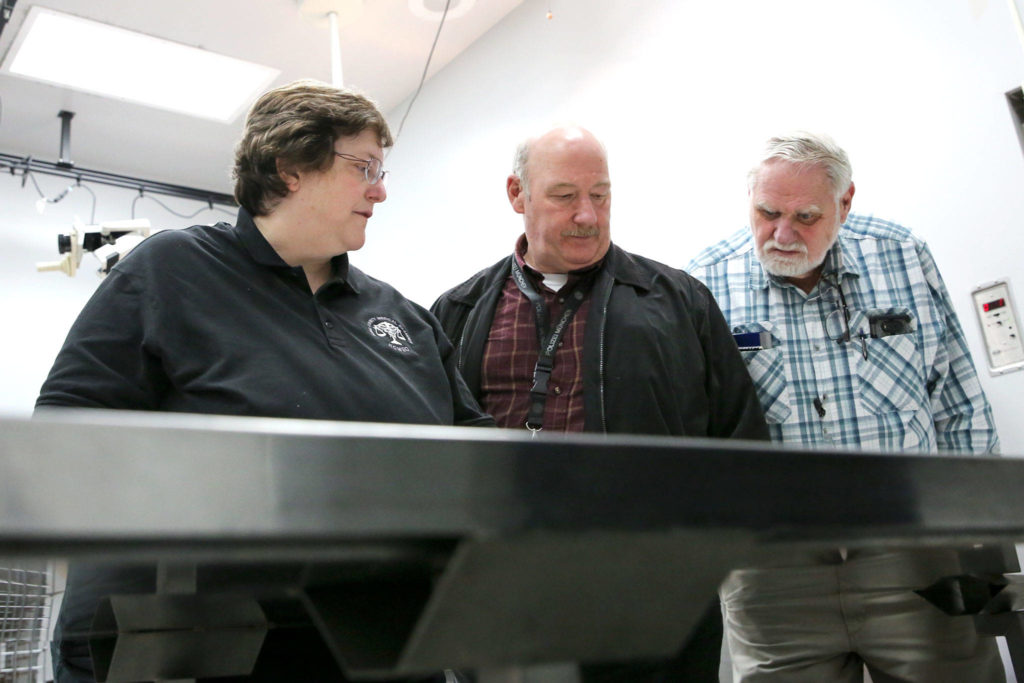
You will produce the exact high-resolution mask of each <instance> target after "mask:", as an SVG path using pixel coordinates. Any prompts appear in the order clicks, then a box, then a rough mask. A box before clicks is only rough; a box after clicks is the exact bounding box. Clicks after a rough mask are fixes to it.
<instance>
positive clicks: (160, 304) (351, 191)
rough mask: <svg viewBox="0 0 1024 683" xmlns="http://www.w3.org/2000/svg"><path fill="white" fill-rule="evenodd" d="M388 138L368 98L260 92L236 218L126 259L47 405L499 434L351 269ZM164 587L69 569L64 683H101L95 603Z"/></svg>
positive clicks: (293, 87)
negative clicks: (466, 428) (93, 641)
mask: <svg viewBox="0 0 1024 683" xmlns="http://www.w3.org/2000/svg"><path fill="white" fill-rule="evenodd" d="M391 144H392V137H391V132H390V130H389V129H388V125H387V123H386V121H385V120H384V116H383V115H382V114H381V112H380V111H379V110H378V109H377V107H376V106H375V105H374V103H373V102H372V101H370V100H369V99H367V98H366V97H363V96H362V95H359V94H357V93H354V92H350V91H346V90H342V89H338V88H334V87H330V86H327V85H324V84H321V83H317V82H312V81H299V82H296V83H292V84H290V85H287V86H283V87H280V88H277V89H275V90H272V91H270V92H268V93H266V94H265V95H263V96H262V97H261V98H260V99H259V100H258V101H257V102H256V103H255V104H254V105H253V108H252V109H251V110H250V112H249V115H248V117H247V119H246V123H245V129H244V131H243V135H242V139H241V141H240V142H239V143H238V146H237V148H236V152H235V165H234V172H233V175H234V178H235V198H236V199H237V200H238V203H239V204H240V208H239V211H238V219H237V221H236V222H235V224H234V225H231V224H227V223H219V224H217V225H213V226H205V225H198V226H193V227H190V228H186V229H184V230H168V231H164V232H160V233H157V234H155V235H153V236H152V237H151V238H149V239H147V240H146V241H145V242H143V243H142V244H141V245H139V246H138V247H136V248H135V249H134V250H133V251H132V252H131V253H130V254H129V255H128V256H127V257H126V258H125V259H124V260H122V261H121V262H120V263H118V264H117V265H116V266H115V267H114V268H113V269H112V271H111V273H110V275H109V276H108V277H107V278H106V279H105V280H103V282H102V283H101V284H100V286H99V288H98V289H97V291H96V293H95V295H94V296H93V297H92V299H91V300H90V301H89V302H88V303H87V304H86V306H85V308H84V309H83V310H82V313H81V314H80V316H79V318H78V320H77V321H76V322H75V324H74V325H73V327H72V329H71V331H70V334H69V335H68V337H67V341H66V342H65V344H64V347H63V348H62V349H61V351H60V353H59V355H58V356H57V359H56V362H55V363H54V365H53V368H52V370H51V371H50V375H49V377H48V378H47V380H46V382H45V383H44V385H43V387H42V391H41V393H40V396H39V399H38V401H37V404H36V405H37V408H45V407H50V406H65V407H95V408H113V409H122V410H152V411H173V412H187V413H213V414H224V415H252V416H262V417H287V418H313V419H327V420H355V421H371V422H402V423H416V424H435V425H453V424H454V425H493V424H494V423H493V420H491V418H490V417H489V416H487V415H484V414H483V413H482V412H481V411H480V409H479V407H478V406H477V404H476V401H475V400H474V399H473V397H472V396H471V395H470V393H469V392H468V391H467V390H466V387H465V385H464V383H463V382H462V380H461V378H460V377H459V375H458V373H457V372H456V370H455V365H454V359H453V356H452V347H451V345H450V344H449V342H448V340H447V339H446V337H445V336H444V333H443V332H442V330H441V327H440V325H439V324H438V323H437V321H436V320H435V319H434V317H433V316H432V315H430V314H429V313H428V312H427V311H426V310H424V309H423V308H421V307H420V306H418V305H416V304H414V303H412V302H410V301H409V300H407V299H406V298H405V297H403V296H402V295H401V294H400V293H399V292H397V291H396V290H395V289H393V288H392V287H390V286H389V285H387V284H385V283H383V282H381V281H379V280H376V279H374V278H372V277H369V276H367V275H365V274H364V273H363V272H361V271H360V270H359V269H357V268H355V267H354V266H352V265H351V264H350V263H349V258H348V252H350V251H354V250H357V249H359V248H360V247H362V246H363V243H364V241H365V240H366V227H367V223H368V222H369V221H370V219H371V217H372V216H373V212H374V209H375V207H376V206H377V205H378V204H380V203H381V202H383V201H384V200H385V199H386V198H387V191H386V189H385V187H384V177H385V172H384V170H383V168H382V159H383V150H384V148H385V147H388V146H390V145H391ZM83 495H88V492H83ZM154 577H155V571H154V570H153V568H151V567H147V568H138V567H136V568H124V567H118V568H113V567H103V568H97V567H94V566H81V565H78V566H73V567H72V569H71V571H70V572H69V579H68V590H67V593H66V595H65V598H64V607H63V609H62V612H61V615H60V617H59V619H58V622H59V623H58V632H57V634H56V638H55V640H56V641H57V642H56V643H55V646H56V647H55V654H56V657H55V661H56V662H57V667H56V668H57V680H63V681H70V680H92V674H91V671H92V668H91V661H90V658H89V652H88V647H87V643H86V642H85V639H84V636H83V634H85V633H86V632H87V631H88V626H89V624H90V623H91V621H92V618H93V614H94V612H95V608H96V603H97V600H98V599H99V598H100V597H103V596H105V595H109V594H112V593H131V592H152V590H153V588H154V581H155V579H154ZM296 675H297V676H298V677H296V678H293V680H299V679H300V678H301V675H300V674H296Z"/></svg>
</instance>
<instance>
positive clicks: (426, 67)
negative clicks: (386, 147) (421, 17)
mask: <svg viewBox="0 0 1024 683" xmlns="http://www.w3.org/2000/svg"><path fill="white" fill-rule="evenodd" d="M451 4H452V0H445V3H444V11H443V12H442V13H441V22H440V23H439V24H438V25H437V33H435V34H434V44H433V45H431V46H430V53H429V54H427V63H426V64H425V65H424V66H423V75H422V76H420V84H419V85H418V86H416V92H414V93H413V94H412V99H410V100H409V106H408V107H406V109H405V115H404V116H402V120H401V122H400V123H399V124H398V132H397V133H395V143H396V144H397V143H398V136H399V135H401V134H402V128H403V127H404V126H405V120H406V119H407V118H408V117H409V112H410V111H412V105H413V103H414V102H415V101H416V98H417V97H419V94H420V90H422V89H423V83H424V82H425V81H426V80H427V71H428V70H429V69H430V60H431V59H433V58H434V48H436V47H437V39H438V38H440V37H441V29H442V28H444V20H445V17H447V16H448V8H449V7H450V6H451ZM392 149H393V148H392Z"/></svg>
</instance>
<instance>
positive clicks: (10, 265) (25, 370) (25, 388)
mask: <svg viewBox="0 0 1024 683" xmlns="http://www.w3.org/2000/svg"><path fill="white" fill-rule="evenodd" d="M33 177H35V179H36V181H37V182H38V184H39V188H40V189H41V190H42V192H43V193H44V194H45V195H46V196H47V197H54V196H56V195H58V194H60V192H61V191H62V190H64V189H65V188H66V187H67V186H68V182H69V181H67V180H65V179H63V178H56V177H47V176H43V175H38V174H36V175H34V176H33ZM21 181H22V179H21V177H20V176H12V175H9V174H0V329H2V338H0V415H27V414H29V413H31V411H32V407H33V406H34V405H35V401H36V396H38V395H39V387H40V385H41V384H42V383H43V380H44V379H46V374H47V372H49V370H50V366H51V365H52V364H53V359H54V357H55V356H56V355H57V351H59V350H60V347H61V345H62V344H63V343H64V337H65V336H66V335H67V332H68V329H69V328H70V327H71V323H72V322H74V320H75V317H76V316H77V315H78V312H79V311H80V310H81V308H82V306H83V305H85V302H86V301H87V300H88V299H89V296H90V295H91V294H92V292H93V291H94V290H95V289H96V285H98V284H99V282H100V279H99V277H97V275H96V271H97V269H98V268H99V262H98V261H97V260H96V259H95V257H94V256H92V255H91V254H85V256H84V258H83V259H82V264H81V268H80V270H79V271H78V274H77V275H75V277H73V278H69V277H67V276H66V275H64V274H63V273H59V272H49V273H38V272H36V263H37V262H44V261H57V260H60V254H59V253H58V251H57V235H58V234H60V233H67V232H68V231H70V230H71V228H72V227H73V225H74V223H75V220H76V219H79V220H81V222H82V223H86V224H88V223H89V222H90V221H91V220H92V217H93V208H92V207H93V202H92V196H91V195H90V194H89V193H88V192H87V191H86V190H83V189H77V190H74V191H72V192H71V193H70V194H69V195H67V196H66V197H65V198H64V199H63V200H61V201H60V202H58V203H56V204H48V205H47V206H46V207H45V208H44V210H43V213H42V214H40V213H39V212H38V211H37V210H36V200H37V199H38V198H39V195H38V194H37V192H36V189H35V187H34V186H33V184H32V182H31V180H30V181H28V182H27V183H26V184H25V186H24V187H22V184H21ZM90 189H91V190H92V191H93V193H95V195H96V209H95V221H96V222H97V223H99V222H101V221H118V220H126V219H129V218H131V217H132V202H133V201H134V200H135V199H136V198H137V197H138V193H137V192H135V191H134V190H121V189H117V188H109V187H101V186H98V185H90ZM158 199H159V201H160V202H163V203H164V204H166V205H167V206H168V207H170V208H171V210H173V211H175V212H177V213H182V214H186V215H189V214H192V213H193V212H195V211H196V210H198V209H202V208H203V206H202V205H200V204H197V203H196V202H191V201H187V200H181V199H175V198H165V197H159V198H158ZM135 216H136V217H137V218H148V219H149V220H150V222H151V223H152V225H153V226H154V227H160V228H178V227H184V226H186V225H192V224H195V223H215V222H217V221H220V220H229V221H233V220H234V212H233V211H232V212H230V214H226V213H225V212H224V211H223V210H221V209H214V210H213V211H210V210H209V209H206V210H203V211H202V213H200V214H198V215H196V216H195V218H193V219H191V220H188V219H184V218H179V217H177V216H174V215H173V214H171V213H169V212H167V211H166V210H164V209H163V208H162V207H161V206H160V205H159V204H157V203H156V202H155V201H153V200H151V199H149V198H148V197H146V198H143V199H139V200H138V201H137V202H136V204H135Z"/></svg>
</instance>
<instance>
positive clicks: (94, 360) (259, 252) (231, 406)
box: [36, 209, 493, 425]
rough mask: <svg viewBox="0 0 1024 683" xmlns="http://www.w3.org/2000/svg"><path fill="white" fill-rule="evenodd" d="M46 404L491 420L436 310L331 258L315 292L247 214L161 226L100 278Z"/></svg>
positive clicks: (45, 393) (53, 374)
mask: <svg viewBox="0 0 1024 683" xmlns="http://www.w3.org/2000/svg"><path fill="white" fill-rule="evenodd" d="M36 405H37V407H39V406H83V407H101V408H115V409H128V410H162V411H175V412H190V413H214V414H224V415H255V416H264V417H295V418H314V419H333V420H358V421H370V422H405V423H419V424H441V425H450V424H493V421H491V420H490V418H489V417H487V416H485V415H483V414H482V413H481V412H480V409H479V407H478V406H477V404H476V401H475V400H474V399H473V398H472V396H471V395H470V393H469V392H468V391H467V390H466V387H465V385H464V383H463V382H462V379H461V378H460V377H459V375H458V373H457V372H456V370H455V366H454V359H453V353H452V347H451V344H450V343H449V342H448V340H447V338H446V337H445V336H444V333H443V331H442V330H441V327H440V325H439V324H438V322H437V321H436V319H435V318H434V317H433V315H431V314H430V313H429V312H428V311H426V310H425V309H423V308H422V307H420V306H418V305H417V304H415V303H413V302H411V301H409V300H407V299H406V298H405V297H403V296H402V295H401V294H399V293H398V292H397V291H396V290H395V289H394V288H392V287H391V286H389V285H387V284H385V283H383V282H381V281H379V280H376V279H374V278H372V277H369V276H367V275H366V274H364V273H363V272H361V271H360V270H358V269H357V268H355V267H352V266H351V265H349V262H348V256H347V255H341V256H338V257H335V258H334V260H333V276H332V278H331V279H330V280H329V281H328V282H327V283H325V284H324V285H323V286H322V287H321V288H320V289H319V290H318V291H317V292H316V293H315V294H314V293H312V292H311V291H310V289H309V285H308V283H307V281H306V278H305V275H304V274H303V271H302V269H301V268H293V267H290V266H288V265H287V264H286V263H285V262H284V261H282V260H281V257H280V256H278V254H277V252H275V251H274V249H273V247H271V246H270V244H269V243H268V242H267V241H266V239H264V237H263V235H262V234H261V233H260V231H259V230H258V229H257V227H256V225H255V223H253V220H252V218H251V216H250V215H249V214H248V213H247V212H246V211H245V210H244V209H241V210H240V211H239V214H238V221H237V225H235V226H232V225H229V224H227V223H218V224H217V225H214V226H193V227H191V228H186V229H184V230H169V231H164V232H159V233H157V234H155V235H153V236H152V237H150V238H149V239H147V240H145V241H144V242H143V243H142V244H140V245H139V246H138V247H136V248H135V249H134V250H132V252H131V253H129V254H128V255H127V256H126V257H125V258H124V259H123V260H122V261H121V262H120V263H118V264H117V266H115V267H114V268H113V270H112V271H111V273H110V275H109V276H107V278H106V279H105V280H104V281H103V282H102V283H101V284H100V286H99V288H98V289H97V290H96V293H95V294H94V295H93V297H92V298H91V299H90V300H89V302H88V303H87V304H86V306H85V308H84V309H83V310H82V312H81V314H80V315H79V317H78V320H77V321H76V322H75V324H74V325H73V326H72V328H71V331H70V333H69V334H68V337H67V340H66V341H65V343H64V347H63V348H62V349H61V351H60V354H59V355H58V356H57V360H56V362H55V363H54V365H53V368H52V369H51V371H50V375H49V377H48V378H47V380H46V382H45V383H44V384H43V387H42V390H41V393H40V396H39V399H38V401H37V403H36Z"/></svg>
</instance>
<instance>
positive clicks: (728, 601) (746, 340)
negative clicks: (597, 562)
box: [687, 134, 1004, 683]
mask: <svg viewBox="0 0 1024 683" xmlns="http://www.w3.org/2000/svg"><path fill="white" fill-rule="evenodd" d="M748 190H749V195H750V227H749V228H746V229H743V230H741V231H739V232H738V233H736V234H735V235H733V236H732V237H730V238H728V239H726V240H724V241H722V242H720V243H718V244H716V245H714V246H711V247H709V248H708V249H706V250H704V251H703V252H702V253H701V254H700V255H698V257H697V258H696V259H695V260H694V261H693V262H692V263H691V264H690V265H689V267H688V268H687V270H688V271H689V272H690V273H691V274H692V275H694V276H695V277H697V278H698V279H700V280H703V281H704V283H705V284H706V285H707V286H708V288H709V289H710V290H711V292H712V293H713V294H714V295H715V297H716V299H717V300H718V303H719V306H720V307H721V309H722V312H723V314H724V315H725V317H726V320H727V321H728V323H729V326H730V328H731V330H732V332H733V336H734V338H735V339H736V341H737V343H738V344H739V347H740V350H741V353H742V355H743V357H744V360H745V361H746V364H747V370H748V371H749V372H750V375H751V378H752V379H753V380H754V384H755V386H756V387H757V393H758V398H759V399H760V401H761V406H762V408H763V409H764V413H765V417H766V419H767V421H768V427H769V430H770V432H771V436H772V440H773V441H777V442H782V443H784V444H792V445H794V446H801V447H811V448H818V449H839V448H846V449H855V450H873V451H883V452H890V453H891V452H907V453H908V454H912V453H934V452H941V453H949V454H964V455H970V454H976V453H977V454H982V453H994V452H996V451H997V450H998V446H999V439H998V437H997V435H996V429H995V425H994V423H993V420H992V411H991V408H990V407H989V404H988V402H987V400H986V399H985V395H984V393H983V392H982V389H981V385H980V384H979V382H978V377H977V375H976V373H975V370H974V366H973V363H972V361H971V357H970V353H969V351H968V349H967V343H966V341H965V340H964V336H963V331H962V329H961V327H960V323H959V321H958V320H957V317H956V313H955V312H954V311H953V307H952V304H951V302H950V299H949V295H948V293H947V292H946V288H945V285H944V284H943V281H942V278H941V276H940V275H939V272H938V269H937V268H936V266H935V263H934V261H933V260H932V256H931V253H930V252H929V250H928V247H927V246H926V245H925V244H924V243H923V242H922V241H921V240H919V239H917V238H916V237H914V236H913V235H912V234H911V233H910V231H909V230H907V229H906V228H903V227H901V226H899V225H896V224H894V223H890V222H888V221H884V220H880V219H878V218H874V217H870V216H857V215H855V214H851V213H850V205H851V203H852V201H853V194H854V184H853V182H852V169H851V166H850V162H849V159H848V158H847V155H846V153H845V152H844V151H843V150H842V149H841V148H840V147H838V146H837V145H836V144H835V143H834V142H833V141H832V140H831V139H829V138H827V137H825V136H818V135H811V134H797V135H791V136H785V137H776V138H772V139H771V140H769V141H768V144H767V147H766V150H765V152H764V154H763V156H762V157H761V159H760V161H759V163H758V164H757V165H756V166H755V167H754V168H753V169H752V170H751V171H750V174H749V176H748ZM766 457H770V456H766ZM908 495H910V494H909V492H908ZM960 573H961V569H960V562H959V557H958V555H957V553H956V552H955V551H952V550H945V549H933V548H929V549H925V550H913V551H908V550H900V549H893V548H849V549H846V548H836V549H833V550H830V551H827V552H814V553H811V552H808V553H805V554H803V555H795V556H788V557H786V558H785V559H782V560H779V561H778V562H774V563H770V565H762V566H758V567H757V568H749V569H742V570H737V571H734V572H732V573H731V574H730V576H729V577H728V578H727V579H726V581H725V583H724V584H723V585H722V588H721V592H720V597H721V601H722V611H723V619H724V623H725V633H726V640H727V642H728V645H729V650H730V653H731V658H732V662H733V675H734V679H735V680H736V681H740V682H751V681H757V682H760V681H786V682H787V683H791V682H795V683H804V682H806V683H812V682H815V683H816V682H818V681H848V682H851V683H852V682H854V681H856V682H858V683H859V682H860V681H862V680H863V671H864V667H865V666H866V667H867V669H868V671H869V672H870V674H871V677H872V679H873V680H874V681H875V682H876V683H881V682H882V681H922V682H924V681H927V682H928V683H936V682H942V681H948V682H949V683H959V682H962V681H986V682H987V681H1003V680H1004V673H1003V668H1002V664H1001V661H1000V659H999V656H998V652H997V650H996V645H995V641H994V640H993V639H992V638H981V637H979V636H978V635H977V633H976V632H975V629H974V624H973V622H972V620H971V618H970V617H949V616H947V615H945V614H944V613H942V612H940V611H939V610H938V609H937V608H936V607H933V606H932V605H930V604H929V603H927V602H926V601H925V600H924V599H923V598H921V597H920V596H918V595H917V594H915V593H914V590H915V589H920V588H924V587H926V586H928V585H930V584H931V583H932V582H934V581H935V580H937V579H939V578H941V577H945V576H953V575H957V574H960Z"/></svg>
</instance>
